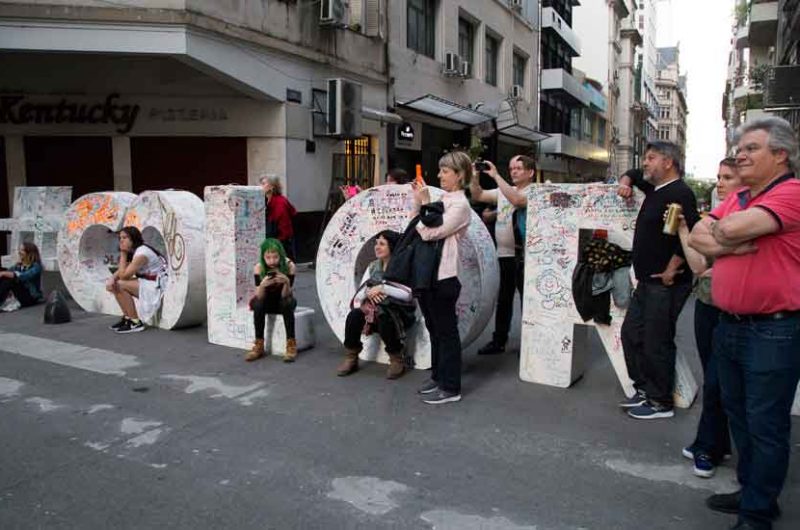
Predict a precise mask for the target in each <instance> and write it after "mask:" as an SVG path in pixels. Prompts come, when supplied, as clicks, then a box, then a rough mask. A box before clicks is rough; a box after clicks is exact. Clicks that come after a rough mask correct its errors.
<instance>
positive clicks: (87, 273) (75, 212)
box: [58, 191, 206, 329]
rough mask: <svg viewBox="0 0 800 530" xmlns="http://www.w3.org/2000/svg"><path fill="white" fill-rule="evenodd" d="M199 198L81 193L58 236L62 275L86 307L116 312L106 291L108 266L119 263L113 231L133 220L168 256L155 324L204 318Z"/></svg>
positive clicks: (168, 193)
mask: <svg viewBox="0 0 800 530" xmlns="http://www.w3.org/2000/svg"><path fill="white" fill-rule="evenodd" d="M203 220H204V215H203V201H201V200H200V199H199V198H198V197H197V196H195V195H193V194H191V193H189V192H186V191H147V192H144V193H142V195H140V196H138V197H137V196H136V195H134V194H133V193H127V192H103V193H90V194H88V195H84V196H83V197H81V198H80V199H78V200H77V201H75V202H74V203H72V206H70V208H69V210H67V213H66V219H65V222H64V226H63V227H62V229H61V232H60V233H59V237H58V263H59V267H60V269H61V277H62V278H63V280H64V284H65V285H66V286H67V289H68V290H69V292H70V294H71V295H72V297H73V298H74V299H75V301H76V302H77V303H78V305H80V306H81V307H82V308H83V309H84V310H86V311H91V312H95V313H105V314H109V315H119V314H120V309H119V306H118V305H117V302H116V300H115V299H114V297H113V296H112V295H111V294H110V293H108V292H106V290H105V282H106V280H107V279H108V278H109V277H110V276H111V272H110V270H109V267H110V266H114V265H116V263H117V257H118V256H119V244H118V242H117V235H116V234H115V233H114V232H117V231H118V230H119V229H120V228H122V227H123V226H130V225H132V226H136V227H137V228H139V229H140V230H142V235H143V237H144V239H145V241H146V242H147V243H148V244H151V245H153V246H154V247H155V248H156V249H158V250H159V251H160V252H162V253H163V254H164V256H165V257H166V258H167V260H168V262H169V265H168V267H169V281H168V283H167V287H166V290H165V292H164V301H163V303H162V307H161V311H160V315H157V317H156V318H157V320H158V322H157V325H158V326H159V327H161V328H163V329H173V328H177V327H183V326H191V325H195V324H200V323H202V322H203V320H204V319H205V296H206V295H205V260H204V257H205V256H204V255H205V249H204V240H203Z"/></svg>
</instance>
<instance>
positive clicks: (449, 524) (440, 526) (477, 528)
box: [419, 510, 537, 530]
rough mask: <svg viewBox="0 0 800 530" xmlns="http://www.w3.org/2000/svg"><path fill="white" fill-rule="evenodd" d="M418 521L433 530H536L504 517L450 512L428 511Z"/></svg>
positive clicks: (534, 527)
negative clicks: (423, 522) (427, 524)
mask: <svg viewBox="0 0 800 530" xmlns="http://www.w3.org/2000/svg"><path fill="white" fill-rule="evenodd" d="M419 517H420V519H422V520H423V521H425V522H427V523H429V524H432V525H433V530H537V527H536V526H520V525H518V524H515V523H513V522H511V521H509V520H508V519H506V518H505V517H501V516H496V517H481V516H480V515H467V514H463V513H458V512H456V511H452V510H430V511H427V512H424V513H422V514H421V515H420V516H419Z"/></svg>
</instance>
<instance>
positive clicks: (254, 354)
mask: <svg viewBox="0 0 800 530" xmlns="http://www.w3.org/2000/svg"><path fill="white" fill-rule="evenodd" d="M263 356H264V339H256V340H255V342H253V347H252V348H250V351H248V352H247V355H245V356H244V360H245V361H247V362H250V361H255V360H256V359H260V358H262V357H263Z"/></svg>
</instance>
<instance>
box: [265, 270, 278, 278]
mask: <svg viewBox="0 0 800 530" xmlns="http://www.w3.org/2000/svg"><path fill="white" fill-rule="evenodd" d="M276 274H277V273H276V272H275V271H269V272H268V273H267V278H274V277H275V275H276Z"/></svg>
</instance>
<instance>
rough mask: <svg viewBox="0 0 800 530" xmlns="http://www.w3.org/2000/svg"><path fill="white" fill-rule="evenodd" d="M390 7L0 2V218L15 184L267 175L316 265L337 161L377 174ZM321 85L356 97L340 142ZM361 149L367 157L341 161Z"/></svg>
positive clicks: (151, 185)
mask: <svg viewBox="0 0 800 530" xmlns="http://www.w3.org/2000/svg"><path fill="white" fill-rule="evenodd" d="M326 4H327V3H326ZM386 5H387V2H386V1H385V0H362V1H356V2H350V3H349V6H347V7H345V4H344V2H333V9H332V10H331V12H329V13H322V12H321V6H320V4H319V3H309V2H287V1H280V0H268V1H262V0H234V1H232V2H220V1H216V0H186V1H180V2H175V1H172V0H132V1H131V2H127V3H125V4H121V3H102V4H101V3H98V2H94V1H93V0H68V1H66V2H60V3H59V5H44V4H42V3H39V2H30V1H17V0H9V1H4V2H3V3H0V71H2V72H3V76H2V81H1V82H0V98H2V109H1V111H0V136H1V137H2V141H0V157H1V158H2V160H0V162H2V164H0V167H2V170H0V177H2V183H0V184H2V185H0V189H2V193H3V196H2V197H0V203H2V204H3V206H4V207H6V211H0V216H4V215H7V214H8V211H7V205H8V199H9V196H10V195H9V192H10V191H11V190H13V188H14V187H15V186H22V185H72V186H73V188H74V196H75V197H77V196H80V195H82V194H84V193H88V192H92V191H101V190H125V191H133V192H139V191H142V190H145V189H164V188H179V189H187V190H189V191H192V192H195V193H197V194H198V195H200V196H202V193H203V188H204V186H206V185H210V184H227V183H237V184H248V183H249V184H255V183H257V182H258V179H259V177H260V176H262V175H264V174H270V173H271V174H276V175H279V176H281V177H282V178H283V179H284V182H285V192H286V194H287V196H288V198H289V199H290V201H291V202H292V203H293V204H294V205H295V206H296V207H297V209H298V211H299V212H300V214H299V216H298V217H297V218H296V223H295V224H296V228H297V232H298V237H299V239H300V241H298V243H299V247H300V248H299V251H300V256H301V258H302V259H310V258H311V257H312V256H313V253H314V252H315V249H314V248H313V247H314V243H315V240H316V235H317V233H318V229H319V225H320V221H321V219H322V217H323V215H324V214H323V212H324V210H325V207H326V201H327V198H328V196H329V190H330V189H331V187H332V185H331V184H332V178H333V177H334V176H336V174H337V172H338V173H342V172H341V171H340V170H339V169H337V168H339V167H356V166H357V167H359V168H360V170H359V171H358V172H357V173H356V172H354V171H351V173H350V174H348V175H345V177H347V178H352V179H359V180H360V181H367V182H373V181H375V180H377V176H378V175H379V174H381V173H382V171H383V170H384V169H385V168H386V152H387V141H386V131H387V123H388V122H389V121H391V120H397V118H395V117H393V116H392V115H391V113H390V112H387V108H388V107H389V106H390V105H389V102H388V100H387V94H388V61H387V57H386V30H387V22H386V14H387V11H386ZM329 78H345V79H349V80H352V81H354V82H356V83H357V84H358V85H360V87H361V89H362V90H361V103H360V105H361V108H359V109H358V111H359V112H358V114H359V116H361V117H362V118H363V119H361V120H360V122H361V126H360V131H359V130H357V129H358V127H356V128H354V129H351V130H350V131H349V132H350V133H352V134H351V136H352V138H350V139H349V140H346V141H345V140H343V139H342V137H341V135H333V136H332V135H330V134H328V133H329V132H330V131H329V125H328V123H327V121H325V113H324V111H325V103H326V101H325V98H326V96H327V88H328V83H327V79H329ZM357 121H358V120H357ZM356 147H357V149H358V152H357V153H356ZM356 156H358V157H359V158H358V161H360V162H363V161H366V163H361V164H348V163H342V160H345V161H347V160H349V159H351V158H353V159H354V157H356ZM338 176H340V177H341V176H342V175H338Z"/></svg>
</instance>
